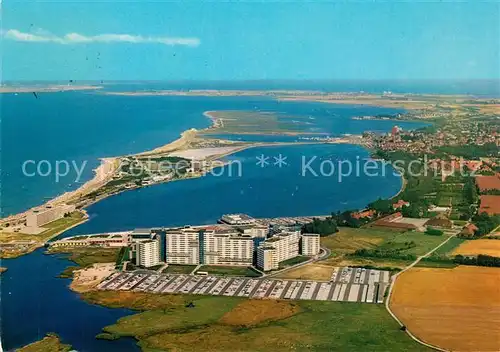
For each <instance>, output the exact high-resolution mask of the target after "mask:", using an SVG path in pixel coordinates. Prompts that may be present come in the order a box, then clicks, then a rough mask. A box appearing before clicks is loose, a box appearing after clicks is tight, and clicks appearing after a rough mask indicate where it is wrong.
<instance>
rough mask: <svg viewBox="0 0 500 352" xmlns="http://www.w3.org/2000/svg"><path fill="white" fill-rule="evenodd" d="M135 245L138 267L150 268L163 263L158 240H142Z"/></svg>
mask: <svg viewBox="0 0 500 352" xmlns="http://www.w3.org/2000/svg"><path fill="white" fill-rule="evenodd" d="M134 245H135V247H136V257H135V263H136V265H139V266H142V267H145V268H149V267H152V266H155V265H158V264H160V263H161V260H160V241H159V240H158V239H152V240H140V241H137V242H135V243H134Z"/></svg>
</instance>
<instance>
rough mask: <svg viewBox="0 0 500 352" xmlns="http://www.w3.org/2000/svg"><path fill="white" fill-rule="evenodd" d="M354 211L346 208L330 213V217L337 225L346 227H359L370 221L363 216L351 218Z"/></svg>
mask: <svg viewBox="0 0 500 352" xmlns="http://www.w3.org/2000/svg"><path fill="white" fill-rule="evenodd" d="M353 212H355V211H354V210H347V211H344V212H342V213H341V212H337V213H332V218H333V219H334V220H335V221H336V222H337V225H339V226H346V227H354V228H359V227H361V226H362V225H365V224H367V223H369V222H370V221H371V219H370V218H368V217H364V218H359V219H356V218H353V217H352V213H353Z"/></svg>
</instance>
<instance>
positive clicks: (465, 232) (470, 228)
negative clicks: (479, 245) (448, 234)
mask: <svg viewBox="0 0 500 352" xmlns="http://www.w3.org/2000/svg"><path fill="white" fill-rule="evenodd" d="M477 230H478V228H477V226H476V225H474V224H469V225H467V226H464V228H463V229H462V231H461V232H460V236H462V237H472V236H474V234H475V233H476V231H477Z"/></svg>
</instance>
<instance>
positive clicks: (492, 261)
mask: <svg viewBox="0 0 500 352" xmlns="http://www.w3.org/2000/svg"><path fill="white" fill-rule="evenodd" d="M453 262H454V263H456V264H463V265H478V266H494V267H500V258H499V257H493V256H490V255H484V254H479V255H478V256H477V257H466V256H463V255H460V254H459V255H456V256H455V258H453Z"/></svg>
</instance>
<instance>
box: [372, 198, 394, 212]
mask: <svg viewBox="0 0 500 352" xmlns="http://www.w3.org/2000/svg"><path fill="white" fill-rule="evenodd" d="M368 207H369V208H370V209H373V210H375V211H376V212H377V213H380V214H389V213H392V211H393V208H392V201H390V200H388V199H382V198H379V199H377V200H376V201H374V202H372V203H370V204H369V205H368Z"/></svg>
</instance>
